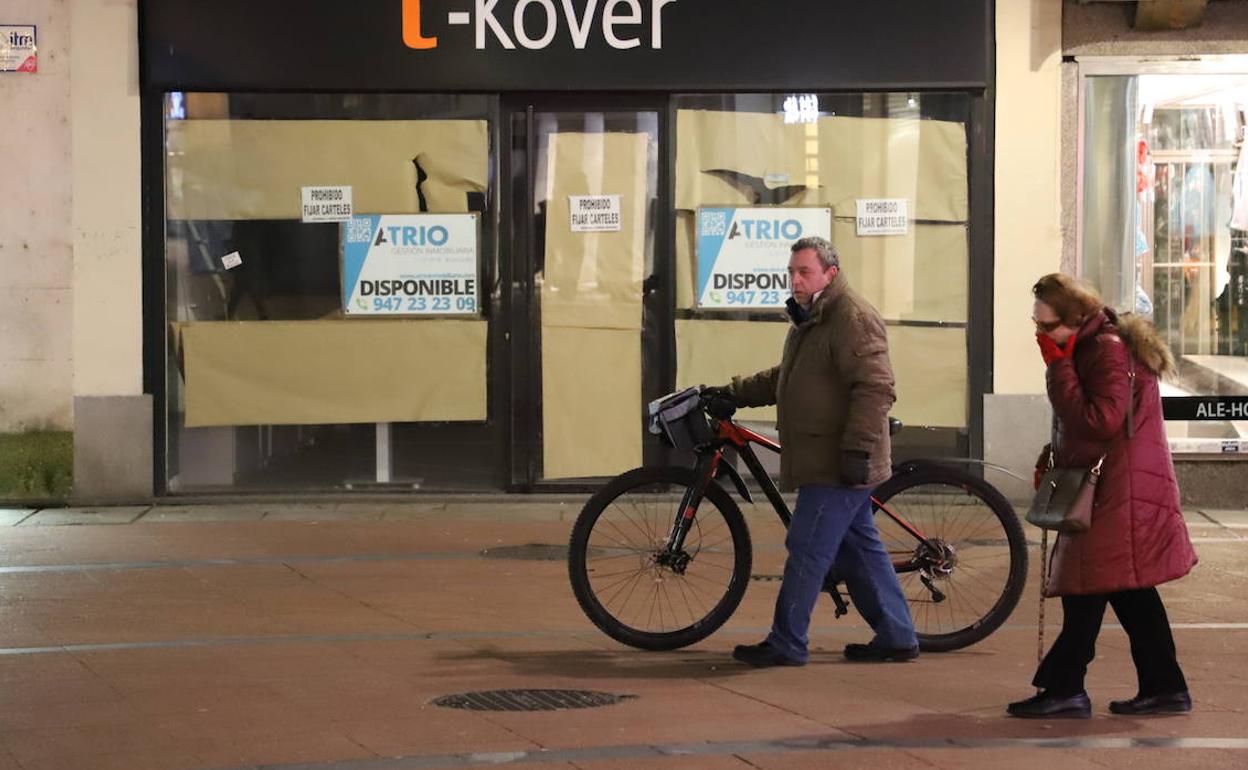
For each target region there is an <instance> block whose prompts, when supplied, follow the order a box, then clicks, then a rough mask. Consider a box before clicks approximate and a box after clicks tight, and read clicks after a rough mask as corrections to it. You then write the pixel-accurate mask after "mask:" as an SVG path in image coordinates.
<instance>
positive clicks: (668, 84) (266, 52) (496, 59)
mask: <svg viewBox="0 0 1248 770" xmlns="http://www.w3.org/2000/svg"><path fill="white" fill-rule="evenodd" d="M992 21H993V20H992V3H990V2H986V1H983V0H965V1H960V2H948V3H940V4H914V3H909V2H902V1H900V0H896V1H890V2H877V3H871V4H850V3H823V4H807V3H799V2H775V3H767V4H762V3H751V2H709V0H645V1H641V0H610V1H609V2H601V1H600V0H599V1H597V2H595V1H594V0H589V1H588V2H587V1H586V0H520V2H512V1H511V0H496V1H494V0H475V2H471V1H470V0H459V1H458V2H445V3H442V2H432V1H431V0H424V2H420V1H419V0H384V1H379V2H370V3H367V4H354V5H348V4H344V3H335V2H328V1H327V0H316V1H313V2H267V3H244V2H239V1H237V0H227V1H225V2H218V3H213V4H210V5H209V4H202V3H195V2H190V0H166V1H165V2H159V3H156V2H146V3H141V4H140V30H139V31H140V38H141V43H142V45H141V84H142V114H143V118H142V120H143V159H144V170H143V180H144V231H145V234H144V238H145V246H144V296H145V300H144V316H145V321H144V328H145V334H144V338H145V345H144V350H145V355H144V369H145V373H144V378H145V390H147V391H148V392H151V393H153V394H154V396H155V398H154V401H155V410H156V416H155V425H156V429H155V434H156V435H155V446H156V452H155V458H156V459H155V466H156V467H155V478H156V486H157V490H158V491H160V492H163V493H166V494H186V493H202V492H209V493H211V492H223V491H225V492H237V491H262V492H269V491H280V492H291V491H308V492H324V491H335V490H345V489H350V490H361V489H377V488H382V489H393V488H401V489H411V488H413V487H418V488H420V489H424V490H437V491H466V490H511V491H526V490H541V489H554V488H566V487H567V486H568V485H572V486H584V485H585V484H587V483H590V481H591V480H592V479H595V478H600V477H603V476H611V475H614V474H615V473H618V472H620V471H622V470H625V469H627V468H629V467H633V466H636V465H639V464H642V463H643V462H658V461H662V460H663V459H665V454H664V452H665V450H663V449H662V448H661V447H660V446H659V445H658V444H657V442H655V441H652V440H650V439H649V438H648V437H647V436H646V435H645V431H644V419H643V410H644V405H645V403H646V402H647V401H648V400H650V399H652V398H655V397H657V396H659V395H662V394H663V393H666V392H669V391H671V390H673V389H674V388H676V387H681V386H685V385H689V384H696V383H698V382H721V381H723V380H724V379H726V377H727V376H729V375H731V374H733V373H745V372H749V371H754V370H757V369H759V368H762V367H763V366H765V365H768V363H769V362H771V363H774V361H775V359H776V358H778V355H779V344H778V340H779V339H780V338H781V337H782V336H783V332H784V329H785V325H784V323H785V322H784V318H783V315H782V314H779V313H777V312H776V311H775V310H774V309H773V308H771V307H767V306H766V305H767V304H768V302H769V300H773V299H775V298H774V297H768V296H767V294H766V290H767V289H772V290H775V287H774V286H770V285H768V286H766V287H759V286H755V287H751V286H743V285H742V284H739V283H738V284H732V283H731V282H730V281H729V280H728V279H724V280H723V281H722V282H721V283H719V284H717V283H716V281H717V280H718V279H717V277H716V276H717V274H716V270H717V269H718V268H716V267H715V265H714V264H713V263H712V262H711V258H710V256H709V254H710V252H709V251H708V246H707V244H708V243H710V241H708V240H706V239H707V238H708V237H712V236H709V235H708V233H711V232H712V230H711V229H708V228H711V227H713V226H715V225H714V222H715V218H716V217H720V216H721V215H722V216H723V217H724V220H723V221H724V224H725V225H727V226H728V227H732V225H733V224H746V223H754V227H755V231H754V234H756V235H758V234H761V235H769V231H768V230H767V229H766V228H772V229H774V237H778V236H779V235H780V233H781V232H783V233H785V234H792V233H794V232H797V231H796V230H794V229H792V228H793V227H796V225H791V223H793V222H799V221H800V222H807V221H817V220H818V221H822V220H819V218H820V217H824V218H825V219H826V221H827V225H826V227H827V234H829V235H831V236H832V240H833V241H834V243H836V245H837V247H838V249H839V250H840V252H841V255H842V261H843V264H844V266H845V270H846V273H847V275H848V276H849V278H850V280H851V282H852V283H853V284H854V285H855V286H856V287H857V288H859V290H860V291H862V292H863V293H864V294H865V295H866V296H867V297H868V299H871V300H872V301H873V302H874V303H875V304H876V305H877V306H878V307H879V308H880V309H881V312H882V313H883V314H884V316H885V318H886V319H887V321H888V323H889V327H890V339H891V340H892V346H893V358H894V364H895V368H896V369H897V376H898V387H899V402H898V407H897V414H898V416H900V417H901V418H902V419H903V420H905V421H906V423H907V424H908V425H909V426H911V427H909V428H908V429H907V430H906V432H904V433H903V435H902V436H901V437H899V439H898V444H897V446H898V453H899V454H916V455H917V454H924V455H933V454H948V455H958V456H964V457H965V456H981V454H982V421H983V417H982V396H983V394H984V393H987V392H990V390H991V369H992V361H991V350H992V345H991V340H992V337H991V334H992V331H991V330H992V277H993V259H992V241H993V231H992V200H993V181H992V135H993V85H992V78H993V23H992ZM314 187H316V188H320V189H321V191H322V193H324V190H326V189H330V190H332V189H338V190H342V189H344V188H349V189H350V191H351V196H352V205H353V214H354V215H355V216H356V217H362V218H364V219H365V220H368V222H371V225H372V229H369V230H367V231H360V232H357V233H355V234H354V235H353V234H352V233H353V226H354V225H355V220H352V222H350V223H340V222H313V221H305V220H306V219H307V211H306V210H304V209H302V208H301V206H302V202H303V198H302V197H301V196H303V195H306V194H308V193H307V192H306V191H305V189H304V188H314ZM903 201H904V203H900V202H903ZM873 205H893V206H898V205H899V206H901V207H902V209H901V213H902V214H903V215H904V220H905V221H904V224H898V223H896V222H895V223H894V227H893V229H891V230H888V231H887V232H873V231H872V230H871V229H870V228H869V227H867V228H865V229H864V227H863V221H862V220H860V219H858V218H857V214H858V212H859V211H860V210H863V207H864V206H868V207H869V206H873ZM578 207H583V209H582V210H583V211H589V212H594V211H602V212H605V213H604V216H605V217H606V218H605V219H601V218H599V219H592V220H590V219H584V218H580V219H578V214H577V212H578ZM894 210H895V209H894ZM369 217H371V218H372V219H371V220H369V219H368V218H369ZM808 217H813V218H814V219H807V218H808ZM758 223H762V224H761V225H760V224H758ZM459 225H463V226H464V227H466V228H468V229H467V230H465V232H469V233H470V234H472V233H474V232H475V234H472V235H470V238H471V240H472V246H471V247H470V248H464V249H460V250H459V251H458V252H457V256H454V255H448V254H441V253H439V254H440V255H439V256H437V257H436V258H435V257H428V258H427V259H426V261H427V262H428V261H430V260H433V261H434V262H437V260H443V261H441V262H437V265H438V266H437V267H434V268H429V270H426V272H425V273H421V274H420V275H419V276H417V275H415V274H411V275H408V274H400V273H396V274H395V276H397V277H398V279H399V282H400V283H402V281H403V280H406V278H405V276H406V277H407V278H411V279H412V281H413V283H412V285H413V286H415V285H416V284H415V281H416V279H417V278H420V279H421V280H424V279H425V278H428V277H429V276H433V278H430V279H429V280H430V281H431V282H430V283H427V284H422V286H423V287H425V288H427V287H429V286H435V283H436V281H443V282H452V283H446V284H445V286H452V285H454V287H455V289H454V291H457V292H459V296H452V295H453V293H454V292H452V291H450V290H448V294H447V295H446V296H445V297H443V296H429V297H428V300H429V302H428V303H423V302H422V303H419V304H420V307H417V304H418V300H420V297H418V296H415V295H412V296H404V297H403V300H402V306H401V307H395V306H391V305H389V304H388V302H389V301H390V300H389V298H388V297H384V296H381V295H380V294H379V290H377V289H375V288H367V290H366V289H365V288H362V287H375V286H377V285H382V284H383V283H384V281H383V282H382V283H376V282H372V283H370V282H369V279H368V277H369V276H370V275H372V273H371V272H369V271H371V270H373V269H374V267H369V266H368V265H373V264H380V263H373V262H365V263H362V264H365V267H363V268H360V266H359V265H355V263H353V261H352V260H353V257H352V253H353V252H352V249H353V248H364V246H361V245H359V244H364V242H365V241H367V242H368V243H367V244H365V245H368V246H371V247H377V248H380V245H379V242H378V239H379V234H381V233H390V234H391V235H392V236H393V237H394V240H395V243H396V244H400V243H401V244H402V245H404V247H406V246H411V250H410V252H408V253H423V252H421V247H422V245H423V244H424V243H425V241H423V240H421V239H423V238H426V237H427V236H428V234H429V233H431V232H440V233H443V235H442V236H440V237H442V238H443V239H445V238H446V237H447V236H445V233H446V232H448V231H454V228H455V227H457V226H459ZM404 228H408V229H407V230H405V229H404ZM438 228H442V229H441V230H438ZM473 228H475V231H474V230H473ZM759 228H763V229H759ZM806 232H809V230H807V231H806ZM360 233H363V236H362V237H356V236H359V235H360ZM438 237H439V236H437V235H435V236H434V240H435V241H436V240H437V238H438ZM456 237H458V236H456ZM760 237H761V236H760ZM386 239H387V236H384V235H380V241H381V245H384V243H385V241H386ZM403 239H407V240H403ZM746 241H749V238H745V239H743V241H742V243H745V242H746ZM743 248H744V247H743ZM396 253H397V252H396ZM428 253H430V254H432V253H433V251H432V250H429V252H428ZM725 253H726V251H725ZM742 253H743V254H748V253H749V252H748V250H746V251H743V252H742ZM760 253H761V248H760ZM370 254H371V252H370ZM734 258H737V257H734ZM369 259H372V257H371V256H370V257H369ZM456 260H458V261H456ZM465 260H470V261H471V265H470V266H469V267H467V268H465V267H464V265H465V264H466V263H465ZM725 264H726V263H725ZM353 265H354V266H353ZM376 269H381V268H376ZM361 270H362V271H363V272H361ZM430 271H431V272H430ZM439 271H441V272H439ZM457 271H458V272H457ZM379 275H380V273H379ZM725 275H726V274H725ZM454 282H458V283H454ZM442 285H443V284H437V286H442ZM717 286H718V287H719V288H716V287H717ZM733 286H735V287H736V288H733ZM720 289H723V291H720ZM754 289H758V292H757V293H755V294H748V295H747V294H745V293H744V292H746V291H753V290H754ZM421 290H423V289H421ZM441 290H442V289H439V288H436V287H435V288H433V289H429V291H433V292H434V293H435V294H436V293H437V292H438V291H441ZM414 291H417V293H419V291H420V290H415V289H414ZM361 292H364V293H363V294H361ZM368 292H372V293H368ZM396 301H397V300H396ZM440 303H445V304H440ZM773 304H774V303H773ZM771 416H772V415H771V414H770V413H769V412H767V411H765V410H760V411H756V412H747V413H744V414H742V415H741V417H742V419H745V420H747V421H751V422H755V423H757V424H758V425H760V426H764V427H765V426H766V425H768V424H769V421H770V419H771Z"/></svg>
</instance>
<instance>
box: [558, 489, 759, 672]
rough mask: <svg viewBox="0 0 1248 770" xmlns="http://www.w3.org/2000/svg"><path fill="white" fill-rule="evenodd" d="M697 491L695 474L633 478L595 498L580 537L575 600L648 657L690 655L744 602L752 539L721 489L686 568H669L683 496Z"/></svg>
mask: <svg viewBox="0 0 1248 770" xmlns="http://www.w3.org/2000/svg"><path fill="white" fill-rule="evenodd" d="M694 482H695V479H694V473H693V471H692V470H689V469H686V468H674V467H669V468H638V469H636V470H632V471H629V472H628V473H625V474H623V475H621V476H619V477H617V478H615V479H614V480H612V481H611V482H610V483H609V484H607V486H606V487H604V488H603V489H602V490H600V491H599V492H598V493H597V494H595V495H594V496H593V497H591V498H590V500H589V502H587V503H586V504H585V507H584V508H583V509H582V510H581V514H580V516H578V517H577V520H576V524H575V525H574V526H573V527H572V537H571V541H570V543H569V548H568V575H569V577H570V578H571V581H572V591H573V593H575V594H576V600H577V602H579V603H580V605H581V609H583V610H584V611H585V614H586V615H587V616H588V617H589V619H590V620H591V621H593V623H594V625H596V626H598V628H600V629H602V631H603V632H604V633H606V634H607V636H610V637H611V638H612V639H615V640H616V641H618V642H622V643H623V644H627V645H630V646H633V647H639V648H641V649H645V650H674V649H677V648H680V647H686V646H688V645H690V644H694V643H695V642H699V641H701V640H703V639H705V638H706V637H708V636H710V635H711V634H712V633H714V632H715V630H716V629H718V628H719V627H720V626H722V625H723V624H724V622H725V621H726V620H728V618H729V617H730V616H731V615H732V613H733V611H734V610H736V608H737V605H738V604H740V603H741V597H742V596H744V595H745V589H746V586H747V585H748V584H749V579H750V562H751V548H750V534H749V530H748V529H747V528H746V525H745V519H744V518H743V517H742V516H741V510H740V509H739V508H738V507H737V505H736V503H734V502H733V501H732V498H731V497H729V496H728V494H727V493H726V492H725V491H724V490H723V489H722V488H721V487H720V486H719V485H718V484H716V483H714V482H712V483H711V485H710V487H709V488H708V489H707V491H706V496H705V497H704V498H703V500H702V503H701V505H699V507H698V512H697V516H696V518H695V519H694V522H693V526H692V528H691V529H690V531H689V535H688V537H686V539H685V544H684V549H683V550H682V552H681V554H682V556H681V558H679V559H678V560H677V562H676V563H674V564H673V563H664V562H666V561H667V560H668V557H667V555H666V546H667V540H668V537H669V535H670V533H671V530H672V524H673V523H674V522H675V520H676V516H677V515H678V509H679V507H680V501H681V498H682V495H683V493H684V492H685V490H686V489H688V488H689V487H690V486H691V485H692V484H694ZM686 557H687V558H686Z"/></svg>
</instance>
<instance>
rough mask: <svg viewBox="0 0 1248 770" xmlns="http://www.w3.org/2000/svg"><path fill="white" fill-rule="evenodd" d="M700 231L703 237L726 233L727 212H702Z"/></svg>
mask: <svg viewBox="0 0 1248 770" xmlns="http://www.w3.org/2000/svg"><path fill="white" fill-rule="evenodd" d="M700 229H701V232H702V234H703V235H724V234H726V233H727V232H728V212H727V211H724V210H722V209H709V210H707V211H703V212H702V222H701V228H700Z"/></svg>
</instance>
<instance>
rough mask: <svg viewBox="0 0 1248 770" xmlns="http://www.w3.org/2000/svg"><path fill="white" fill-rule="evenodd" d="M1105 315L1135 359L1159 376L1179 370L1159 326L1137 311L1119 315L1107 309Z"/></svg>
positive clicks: (1172, 373) (1169, 374)
mask: <svg viewBox="0 0 1248 770" xmlns="http://www.w3.org/2000/svg"><path fill="white" fill-rule="evenodd" d="M1105 315H1107V316H1108V317H1109V320H1110V322H1112V323H1113V324H1114V326H1115V327H1117V329H1118V336H1119V337H1122V341H1123V342H1125V343H1127V347H1128V348H1129V349H1130V350H1131V353H1132V354H1133V355H1134V356H1135V359H1136V360H1137V361H1139V362H1140V363H1141V364H1143V365H1144V366H1146V367H1148V369H1149V371H1151V372H1153V374H1156V375H1157V376H1158V377H1165V376H1172V375H1174V374H1175V373H1177V372H1178V367H1177V366H1176V365H1175V362H1174V354H1173V353H1171V352H1170V348H1169V346H1168V345H1166V343H1165V341H1164V340H1162V338H1161V335H1160V334H1158V333H1157V327H1156V326H1153V322H1152V321H1150V320H1148V319H1147V318H1145V317H1143V316H1141V315H1137V314H1136V313H1123V314H1122V315H1118V314H1116V313H1114V311H1112V310H1109V309H1106V310H1105Z"/></svg>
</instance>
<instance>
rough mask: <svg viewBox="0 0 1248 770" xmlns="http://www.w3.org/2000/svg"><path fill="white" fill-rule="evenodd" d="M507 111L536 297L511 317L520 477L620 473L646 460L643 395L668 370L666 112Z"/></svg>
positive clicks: (521, 231) (524, 105)
mask: <svg viewBox="0 0 1248 770" xmlns="http://www.w3.org/2000/svg"><path fill="white" fill-rule="evenodd" d="M510 112H511V126H512V133H513V142H512V149H513V155H512V164H511V168H512V171H513V186H512V211H513V223H512V224H513V238H512V244H511V247H512V252H513V253H512V258H513V260H515V263H516V269H517V274H518V275H519V274H521V273H522V274H523V277H524V279H525V280H524V281H523V282H522V286H521V291H522V293H523V294H524V295H525V296H524V298H523V299H524V307H525V308H526V309H527V312H526V313H525V317H526V318H525V320H526V323H520V322H519V320H518V319H517V320H516V321H515V322H514V323H513V328H515V329H516V330H517V331H520V329H519V328H518V327H525V328H524V330H523V332H524V333H523V335H517V337H518V338H517V339H513V341H512V345H513V356H516V359H515V363H516V367H515V377H516V380H515V382H514V385H515V388H514V390H513V403H512V409H513V426H514V428H515V430H514V433H513V436H514V440H513V449H514V450H515V458H514V461H513V466H512V481H513V483H519V484H525V483H528V484H532V483H542V484H544V483H568V482H576V481H577V480H584V479H592V478H601V477H607V476H613V475H616V474H618V473H621V472H623V471H625V470H628V469H630V468H635V467H637V466H639V465H641V464H642V463H643V453H644V449H646V448H647V445H648V444H650V443H651V442H646V441H644V430H645V426H644V420H643V405H644V403H645V402H646V401H647V400H648V399H650V398H653V397H655V396H657V395H660V394H661V393H663V392H665V390H666V389H667V388H666V385H667V384H668V380H670V376H668V372H669V370H670V367H669V365H668V364H667V359H668V358H669V355H670V354H669V350H670V345H669V343H668V338H669V337H670V331H669V332H665V331H664V330H670V320H668V318H667V316H670V310H669V311H666V312H665V310H664V308H668V307H670V302H667V301H665V296H666V294H665V292H664V291H663V290H662V287H663V286H667V285H669V284H670V282H668V281H663V280H662V275H664V274H666V273H667V272H669V271H667V270H663V269H656V265H659V264H661V263H662V262H663V261H662V260H656V254H655V244H656V241H658V239H657V238H656V229H658V227H659V225H660V220H661V219H662V217H661V215H660V212H661V211H662V210H663V209H662V208H661V207H660V205H659V200H660V190H661V184H660V177H661V176H662V175H661V173H660V171H661V168H660V167H661V163H660V157H661V153H660V151H659V148H660V140H659V138H660V137H661V136H662V135H663V132H662V130H661V121H662V116H663V112H662V110H661V109H659V108H658V107H657V106H656V107H651V108H645V106H644V105H634V104H627V105H626V106H621V105H619V104H613V105H610V106H609V105H605V104H590V103H589V101H588V99H585V100H581V99H576V98H572V97H560V98H559V101H558V102H557V103H556V102H553V101H550V100H544V99H525V100H518V103H517V104H516V105H515V106H514V108H513V109H512V110H510ZM665 321H666V322H665ZM526 324H527V325H526ZM521 336H522V337H523V339H521V338H519V337H521Z"/></svg>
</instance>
